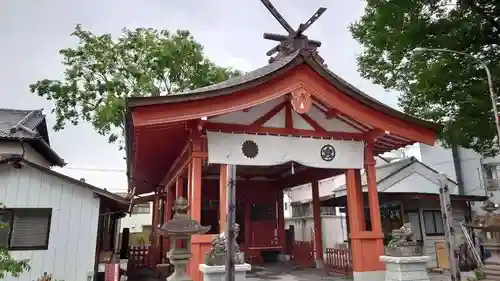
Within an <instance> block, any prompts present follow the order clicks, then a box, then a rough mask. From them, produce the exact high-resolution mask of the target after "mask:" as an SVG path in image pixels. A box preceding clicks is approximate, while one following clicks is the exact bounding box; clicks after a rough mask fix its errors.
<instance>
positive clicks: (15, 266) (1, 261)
mask: <svg viewBox="0 0 500 281" xmlns="http://www.w3.org/2000/svg"><path fill="white" fill-rule="evenodd" d="M4 208H5V206H4V205H3V204H2V203H0V209H4ZM8 227H9V226H8V225H7V224H5V223H1V224H0V233H1V232H4V233H5V232H6V231H7V232H8ZM29 270H30V265H29V260H27V259H24V260H16V259H15V258H13V257H12V255H11V254H10V252H9V250H8V248H7V245H6V243H1V242H0V279H3V278H4V277H5V276H6V275H7V274H9V275H11V276H13V277H19V276H20V275H21V274H22V273H23V272H25V271H29Z"/></svg>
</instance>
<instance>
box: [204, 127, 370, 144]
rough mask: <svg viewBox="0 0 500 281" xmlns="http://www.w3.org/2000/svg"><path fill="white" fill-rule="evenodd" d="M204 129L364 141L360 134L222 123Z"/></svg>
mask: <svg viewBox="0 0 500 281" xmlns="http://www.w3.org/2000/svg"><path fill="white" fill-rule="evenodd" d="M204 127H205V129H207V130H209V131H220V132H224V133H241V134H266V135H269V134H270V135H283V136H296V137H310V138H328V139H335V140H357V141H363V140H364V135H363V134H361V133H348V132H329V131H328V132H318V131H314V130H302V129H287V128H271V127H258V128H254V127H252V126H247V125H237V124H223V123H205V125H204Z"/></svg>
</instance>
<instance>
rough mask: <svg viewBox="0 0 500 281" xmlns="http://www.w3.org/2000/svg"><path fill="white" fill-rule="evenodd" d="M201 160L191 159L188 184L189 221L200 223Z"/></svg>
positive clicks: (197, 158)
mask: <svg viewBox="0 0 500 281" xmlns="http://www.w3.org/2000/svg"><path fill="white" fill-rule="evenodd" d="M202 164H203V159H202V158H199V157H193V160H192V162H191V171H190V176H191V177H190V180H189V183H190V184H191V186H190V187H189V192H190V194H189V202H191V208H190V210H191V219H193V220H195V221H198V222H200V221H201V203H202V202H201V200H202V198H201V169H202Z"/></svg>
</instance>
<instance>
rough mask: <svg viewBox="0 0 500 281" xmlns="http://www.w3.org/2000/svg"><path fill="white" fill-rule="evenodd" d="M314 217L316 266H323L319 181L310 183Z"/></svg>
mask: <svg viewBox="0 0 500 281" xmlns="http://www.w3.org/2000/svg"><path fill="white" fill-rule="evenodd" d="M311 190H312V200H313V218H314V248H315V250H316V268H324V267H325V263H324V260H323V228H322V225H321V202H320V200H319V183H318V181H313V182H312V183H311Z"/></svg>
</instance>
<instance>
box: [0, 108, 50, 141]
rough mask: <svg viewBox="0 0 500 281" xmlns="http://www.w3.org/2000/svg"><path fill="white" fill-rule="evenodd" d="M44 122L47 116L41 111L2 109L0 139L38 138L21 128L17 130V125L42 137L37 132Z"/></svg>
mask: <svg viewBox="0 0 500 281" xmlns="http://www.w3.org/2000/svg"><path fill="white" fill-rule="evenodd" d="M44 120H45V116H44V115H43V114H42V111H41V110H19V109H5V108H0V138H12V139H32V138H34V137H36V135H34V134H31V133H30V132H28V131H26V130H24V129H21V128H20V127H17V128H16V125H22V126H25V127H26V128H28V129H30V130H32V131H34V132H35V133H36V134H37V135H39V136H41V134H40V132H37V127H38V125H39V124H40V123H41V122H42V121H44Z"/></svg>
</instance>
